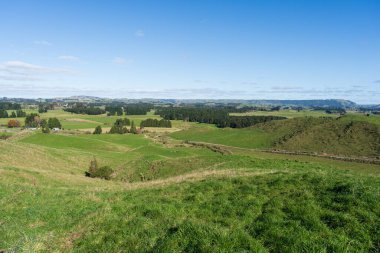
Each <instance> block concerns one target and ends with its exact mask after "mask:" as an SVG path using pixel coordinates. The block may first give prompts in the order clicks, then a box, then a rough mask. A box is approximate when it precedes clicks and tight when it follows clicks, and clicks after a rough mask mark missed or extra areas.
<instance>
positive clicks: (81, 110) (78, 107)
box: [63, 103, 106, 115]
mask: <svg viewBox="0 0 380 253" xmlns="http://www.w3.org/2000/svg"><path fill="white" fill-rule="evenodd" d="M63 110H64V111H66V112H71V113H76V114H89V115H99V114H103V113H106V111H105V110H104V109H102V108H99V107H94V106H92V105H90V106H88V105H86V104H83V103H76V104H74V105H72V106H71V107H69V108H65V109H63Z"/></svg>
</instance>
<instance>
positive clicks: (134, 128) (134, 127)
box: [129, 120, 137, 134]
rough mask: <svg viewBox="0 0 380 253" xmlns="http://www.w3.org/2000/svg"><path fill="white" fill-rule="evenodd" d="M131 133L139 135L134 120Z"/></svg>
mask: <svg viewBox="0 0 380 253" xmlns="http://www.w3.org/2000/svg"><path fill="white" fill-rule="evenodd" d="M129 132H130V133H131V134H137V129H136V126H135V122H133V120H132V123H131V129H130V130H129Z"/></svg>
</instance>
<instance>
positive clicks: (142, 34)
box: [135, 30, 145, 37]
mask: <svg viewBox="0 0 380 253" xmlns="http://www.w3.org/2000/svg"><path fill="white" fill-rule="evenodd" d="M135 36H136V37H144V36H145V33H144V31H143V30H137V31H136V32H135Z"/></svg>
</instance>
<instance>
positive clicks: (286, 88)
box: [271, 86, 302, 92]
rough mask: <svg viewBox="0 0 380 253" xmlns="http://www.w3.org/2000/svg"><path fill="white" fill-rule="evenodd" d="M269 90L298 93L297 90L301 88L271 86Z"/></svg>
mask: <svg viewBox="0 0 380 253" xmlns="http://www.w3.org/2000/svg"><path fill="white" fill-rule="evenodd" d="M271 90H274V91H279V92H283V91H298V90H302V87H299V86H273V87H271Z"/></svg>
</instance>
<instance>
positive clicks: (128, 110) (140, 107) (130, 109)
mask: <svg viewBox="0 0 380 253" xmlns="http://www.w3.org/2000/svg"><path fill="white" fill-rule="evenodd" d="M153 108H154V106H153V105H152V104H148V103H136V104H111V105H107V106H106V108H105V110H106V111H107V115H108V116H113V115H117V116H121V115H123V113H124V112H125V115H146V114H147V113H148V112H149V111H150V110H151V109H153Z"/></svg>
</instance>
